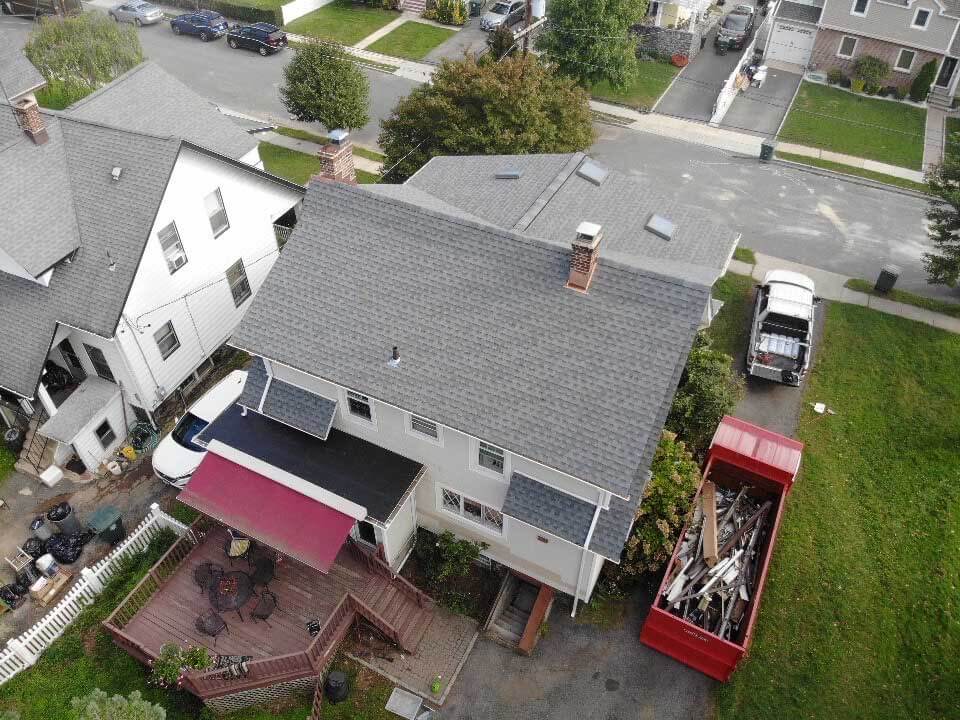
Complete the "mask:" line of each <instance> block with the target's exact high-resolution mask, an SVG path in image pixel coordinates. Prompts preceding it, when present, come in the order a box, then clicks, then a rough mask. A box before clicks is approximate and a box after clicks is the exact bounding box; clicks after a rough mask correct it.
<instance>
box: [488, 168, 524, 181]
mask: <svg viewBox="0 0 960 720" xmlns="http://www.w3.org/2000/svg"><path fill="white" fill-rule="evenodd" d="M522 176H523V173H522V172H520V171H519V170H517V169H516V168H507V169H506V170H501V171H500V172H498V173H497V174H495V175H494V176H493V177H494V179H496V180H519V179H520V178H521V177H522Z"/></svg>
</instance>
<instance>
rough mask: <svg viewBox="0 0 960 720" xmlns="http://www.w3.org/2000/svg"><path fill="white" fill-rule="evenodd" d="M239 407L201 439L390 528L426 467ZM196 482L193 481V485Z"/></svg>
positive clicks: (334, 433) (332, 432)
mask: <svg viewBox="0 0 960 720" xmlns="http://www.w3.org/2000/svg"><path fill="white" fill-rule="evenodd" d="M242 413H243V411H242V409H241V408H240V406H239V405H234V406H232V407H230V408H229V409H227V410H226V411H225V412H224V413H223V414H221V415H220V417H218V418H217V419H216V420H214V421H213V422H212V423H210V425H209V426H207V428H206V429H205V430H204V431H203V432H202V433H201V434H200V439H201V440H203V441H204V442H208V443H212V442H213V441H215V440H216V441H219V442H221V443H223V444H224V445H226V446H228V447H230V448H233V449H234V450H238V451H240V452H241V453H244V454H245V455H248V456H251V457H253V458H256V459H257V460H259V461H262V462H264V463H267V464H269V465H271V466H273V467H275V468H278V469H279V470H282V471H284V472H287V473H290V474H291V475H295V476H296V477H298V478H300V479H302V480H305V481H306V482H308V483H311V484H313V485H316V486H317V487H319V488H323V489H324V490H327V491H329V492H331V493H333V494H335V495H337V496H339V497H341V498H344V499H345V500H349V501H351V502H354V503H356V504H358V505H361V506H363V507H365V508H366V509H367V517H368V519H373V520H376V521H378V522H380V523H384V524H385V523H386V522H387V521H388V520H389V518H390V516H391V515H392V513H393V512H394V510H395V509H396V508H398V507H399V506H400V503H401V502H402V501H403V499H404V498H405V497H406V496H407V494H408V493H409V491H410V490H411V489H412V488H413V486H414V485H415V484H416V482H417V479H418V478H419V477H420V473H421V471H422V470H423V465H422V464H420V463H418V462H416V461H415V460H411V459H410V458H406V457H404V456H403V455H399V454H397V453H395V452H392V451H390V450H387V449H385V448H382V447H380V446H378V445H374V444H373V443H369V442H367V441H366V440H361V439H360V438H358V437H354V436H353V435H349V434H347V433H345V432H341V431H340V430H336V429H332V430H330V434H329V435H328V436H327V439H326V440H321V439H320V438H317V437H314V436H313V435H309V434H307V433H305V432H301V431H300V430H297V429H295V428H292V427H289V426H287V425H284V424H283V423H280V422H277V421H276V420H272V419H270V418H268V417H265V416H263V415H260V414H259V413H255V412H247V414H246V415H243V414H242ZM192 482H193V481H192V480H191V483H192Z"/></svg>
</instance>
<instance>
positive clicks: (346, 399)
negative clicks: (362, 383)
mask: <svg viewBox="0 0 960 720" xmlns="http://www.w3.org/2000/svg"><path fill="white" fill-rule="evenodd" d="M351 394H353V395H357V396H358V398H357V399H359V398H364V399H365V400H366V402H367V405H369V406H370V419H369V420H367V419H366V418H365V417H362V416H360V415H354V414H353V411H352V410H351V409H350V395H351ZM342 401H343V414H344V416H345V417H346V418H347V419H349V420H350V421H351V422H355V423H357V424H358V425H363V426H364V427H372V428H374V429H376V427H377V408H376V407H375V406H374V402H373V398H372V397H370V396H369V395H365V394H364V393H362V392H357V391H356V390H348V389H346V388H344V389H343V392H342Z"/></svg>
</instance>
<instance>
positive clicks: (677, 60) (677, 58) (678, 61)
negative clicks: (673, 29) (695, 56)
mask: <svg viewBox="0 0 960 720" xmlns="http://www.w3.org/2000/svg"><path fill="white" fill-rule="evenodd" d="M670 62H671V63H672V64H673V65H675V66H676V67H678V68H682V67H686V65H688V64H689V63H690V58H689V57H688V56H687V55H684V54H683V53H674V54H673V55H672V56H670Z"/></svg>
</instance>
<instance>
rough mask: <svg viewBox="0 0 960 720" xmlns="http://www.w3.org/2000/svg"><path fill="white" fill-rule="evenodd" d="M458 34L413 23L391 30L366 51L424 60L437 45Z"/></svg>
mask: <svg viewBox="0 0 960 720" xmlns="http://www.w3.org/2000/svg"><path fill="white" fill-rule="evenodd" d="M456 34H457V31H456V30H450V29H448V28H440V27H436V26H435V25H425V24H424V23H419V22H413V21H411V22H405V23H404V24H403V25H401V26H400V27H398V28H396V29H395V30H391V31H390V32H389V33H387V34H386V35H384V36H383V37H382V38H380V39H379V40H377V41H376V42H375V43H373V44H372V45H370V46H369V47H367V48H366V49H367V50H370V51H371V52H378V53H382V54H384V55H390V56H391V57H399V58H406V59H407V60H423V58H425V57H426V56H427V53H429V52H430V51H431V50H433V49H434V48H435V47H437V45H440V44H441V43H442V42H444V41H446V40H449V39H450V38H451V37H453V36H454V35H456Z"/></svg>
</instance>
